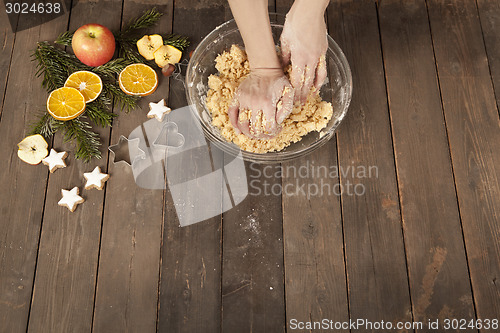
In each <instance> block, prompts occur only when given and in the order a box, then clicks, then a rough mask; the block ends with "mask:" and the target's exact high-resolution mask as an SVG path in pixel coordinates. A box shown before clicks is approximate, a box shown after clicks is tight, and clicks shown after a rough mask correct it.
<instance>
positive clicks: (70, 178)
mask: <svg viewBox="0 0 500 333" xmlns="http://www.w3.org/2000/svg"><path fill="white" fill-rule="evenodd" d="M121 6H122V2H121V1H120V0H113V1H107V2H106V5H105V6H104V5H100V6H96V5H95V3H93V2H90V1H80V2H79V3H78V4H77V5H76V6H75V7H74V8H73V11H72V14H71V18H70V26H69V29H70V30H76V29H78V28H79V27H80V26H81V25H83V24H86V23H89V22H90V21H92V22H96V23H100V24H103V25H105V26H107V27H108V28H110V29H111V30H117V29H118V28H119V24H120V19H121V15H120V14H121ZM49 24H50V23H49ZM65 28H66V27H62V28H60V29H59V33H60V32H62V31H64V30H65ZM56 36H57V35H54V36H52V38H55V37H56ZM97 131H98V133H99V134H100V137H101V140H102V143H103V145H102V146H101V149H100V150H101V153H102V154H103V158H102V159H101V160H94V161H91V162H90V163H88V164H86V163H83V162H81V161H78V160H76V159H75V157H74V154H73V153H72V152H73V151H74V149H75V148H74V146H72V145H71V144H65V143H63V140H62V135H60V134H58V135H56V137H55V139H54V149H56V150H57V151H61V150H66V151H69V152H70V153H69V157H68V158H67V159H66V161H67V164H68V166H67V167H66V168H64V169H60V170H57V171H56V172H55V173H54V174H52V175H51V176H50V178H49V182H48V188H47V194H46V201H45V210H44V216H43V227H42V231H41V234H40V246H39V252H38V262H37V270H36V277H35V284H34V289H33V299H32V306H31V312H30V320H29V327H28V331H30V332H88V331H90V330H91V329H92V315H93V305H94V294H95V284H96V273H97V265H98V253H99V241H100V234H101V223H102V214H103V209H104V201H103V199H104V192H105V191H98V190H85V189H83V187H84V184H85V179H84V178H83V173H84V172H90V171H92V170H93V168H94V167H95V166H96V165H98V166H99V167H100V168H101V170H103V171H104V172H106V170H107V167H106V166H107V144H108V142H109V132H110V129H109V128H106V129H103V128H99V129H97ZM74 186H78V187H79V189H80V194H81V196H82V197H84V198H85V200H86V201H85V202H84V203H83V204H82V205H80V206H79V207H78V208H77V209H76V210H75V212H73V213H71V212H70V211H69V210H67V209H65V208H64V207H60V206H58V205H57V202H58V201H59V199H60V198H61V189H63V188H64V189H71V188H73V187H74Z"/></svg>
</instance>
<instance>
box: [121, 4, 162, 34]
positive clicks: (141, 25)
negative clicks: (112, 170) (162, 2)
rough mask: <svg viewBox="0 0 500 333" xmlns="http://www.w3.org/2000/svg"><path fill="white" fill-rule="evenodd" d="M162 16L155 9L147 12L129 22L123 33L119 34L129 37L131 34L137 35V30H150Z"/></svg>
mask: <svg viewBox="0 0 500 333" xmlns="http://www.w3.org/2000/svg"><path fill="white" fill-rule="evenodd" d="M162 15H163V14H162V13H160V12H159V11H158V10H157V9H156V8H152V9H150V10H147V11H145V12H144V13H143V14H142V15H141V16H140V17H139V18H136V19H135V20H131V21H130V22H129V24H127V26H126V27H125V29H124V30H123V32H122V33H121V34H120V36H122V37H126V36H130V35H131V34H134V33H137V32H138V30H141V29H147V28H150V27H152V26H154V25H155V24H156V23H158V21H159V20H160V18H161V17H162Z"/></svg>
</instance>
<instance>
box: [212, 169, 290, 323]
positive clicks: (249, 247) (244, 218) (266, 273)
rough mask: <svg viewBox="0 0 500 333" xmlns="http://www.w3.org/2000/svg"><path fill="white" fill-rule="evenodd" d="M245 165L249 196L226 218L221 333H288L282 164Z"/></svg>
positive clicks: (225, 216) (224, 219) (226, 215)
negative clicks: (273, 190)
mask: <svg viewBox="0 0 500 333" xmlns="http://www.w3.org/2000/svg"><path fill="white" fill-rule="evenodd" d="M245 164H246V167H247V179H248V182H249V184H250V187H249V194H248V197H247V198H246V199H245V200H244V201H243V202H242V203H240V204H239V205H238V206H237V207H236V208H233V209H232V210H230V211H228V212H226V213H224V215H223V221H224V230H223V235H224V241H223V248H224V251H223V259H224V261H223V270H222V331H223V332H253V331H255V332H284V331H285V304H284V280H283V272H284V269H283V238H282V235H283V233H282V227H283V226H282V218H283V216H282V212H281V193H280V192H279V191H278V192H274V194H273V192H272V190H270V189H272V188H274V189H276V188H278V189H279V187H280V186H281V177H280V176H279V175H278V176H275V173H274V171H275V170H276V167H277V168H278V170H279V164H278V165H273V166H271V165H267V166H266V165H258V164H251V163H245ZM271 170H273V172H270V171H271ZM266 189H267V190H266Z"/></svg>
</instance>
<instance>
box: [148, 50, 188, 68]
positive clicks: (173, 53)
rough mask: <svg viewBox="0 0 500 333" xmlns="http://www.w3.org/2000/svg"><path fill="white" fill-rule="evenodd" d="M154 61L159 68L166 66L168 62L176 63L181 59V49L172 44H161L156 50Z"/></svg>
mask: <svg viewBox="0 0 500 333" xmlns="http://www.w3.org/2000/svg"><path fill="white" fill-rule="evenodd" d="M154 55H155V62H156V64H157V65H158V66H160V67H161V68H163V67H165V66H167V65H168V64H176V63H178V62H179V61H180V60H181V57H182V51H181V50H179V49H176V48H175V47H173V46H172V45H163V46H162V47H160V48H159V49H158V50H156V52H155V53H154Z"/></svg>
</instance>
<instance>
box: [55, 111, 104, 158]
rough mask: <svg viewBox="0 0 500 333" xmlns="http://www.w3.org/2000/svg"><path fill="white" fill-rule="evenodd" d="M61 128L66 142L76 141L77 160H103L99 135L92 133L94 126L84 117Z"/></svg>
mask: <svg viewBox="0 0 500 333" xmlns="http://www.w3.org/2000/svg"><path fill="white" fill-rule="evenodd" d="M61 127H62V129H63V130H64V141H65V142H69V141H76V152H75V156H76V158H77V159H82V160H83V161H84V162H90V160H91V159H92V158H98V159H99V158H101V151H100V150H99V147H100V146H101V142H100V141H99V135H98V134H97V133H95V132H93V131H92V126H90V124H89V123H88V122H87V121H85V120H84V119H83V117H78V118H76V119H73V120H68V121H65V122H63V124H62V126H61Z"/></svg>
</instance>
